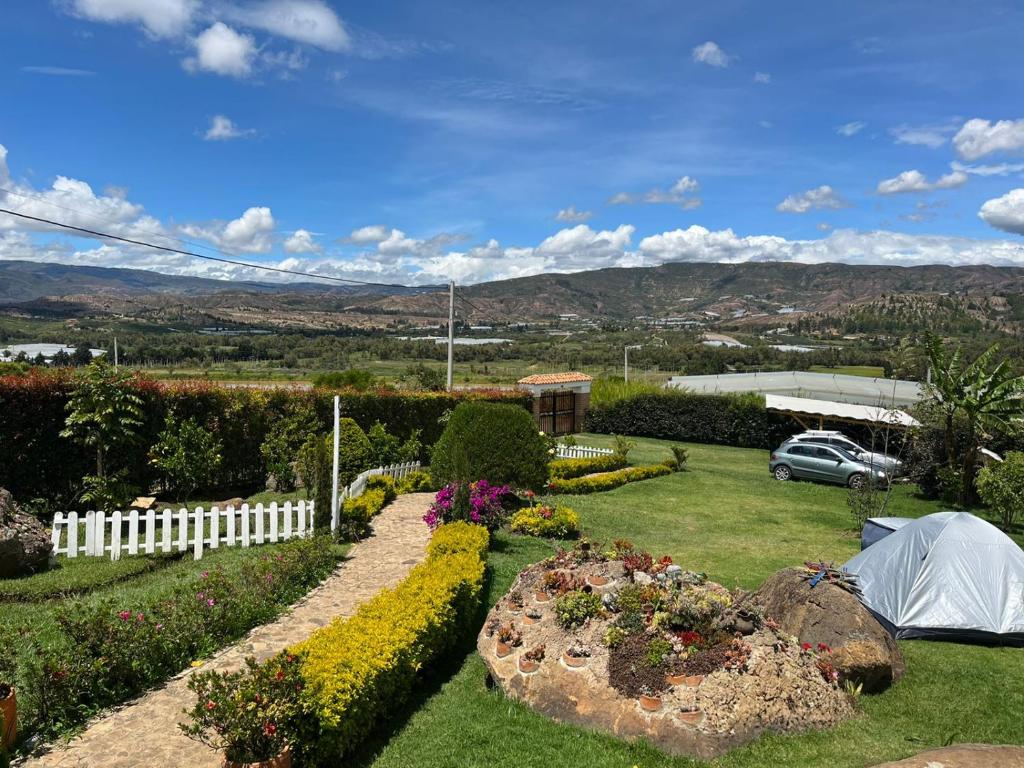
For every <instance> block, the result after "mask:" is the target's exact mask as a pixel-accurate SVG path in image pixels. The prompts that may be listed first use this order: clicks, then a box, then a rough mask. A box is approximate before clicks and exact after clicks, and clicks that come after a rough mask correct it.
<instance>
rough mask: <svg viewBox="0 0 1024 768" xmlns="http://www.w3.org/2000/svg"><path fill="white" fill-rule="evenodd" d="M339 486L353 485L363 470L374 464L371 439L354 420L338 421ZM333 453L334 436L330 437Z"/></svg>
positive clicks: (328, 437) (328, 438)
mask: <svg viewBox="0 0 1024 768" xmlns="http://www.w3.org/2000/svg"><path fill="white" fill-rule="evenodd" d="M338 433H339V434H338V486H339V487H342V486H346V485H351V483H352V481H353V480H355V479H356V475H358V474H359V473H360V472H362V471H363V470H366V469H369V468H370V464H371V463H372V462H373V448H372V447H371V446H370V439H369V438H368V437H367V436H366V433H365V432H363V429H362V427H360V426H359V425H358V424H356V422H355V420H354V419H349V418H344V419H339V421H338ZM327 440H328V441H330V443H331V451H332V454H333V451H334V435H333V434H331V435H328V436H327Z"/></svg>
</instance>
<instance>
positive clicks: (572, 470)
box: [548, 453, 626, 480]
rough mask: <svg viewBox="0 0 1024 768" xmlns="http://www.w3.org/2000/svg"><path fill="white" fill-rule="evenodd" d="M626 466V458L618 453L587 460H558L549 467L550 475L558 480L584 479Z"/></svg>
mask: <svg viewBox="0 0 1024 768" xmlns="http://www.w3.org/2000/svg"><path fill="white" fill-rule="evenodd" d="M624 466H626V457H625V456H622V455H620V454H617V453H612V454H608V455H606V456H593V457H590V458H586V459H556V460H555V461H552V462H551V464H549V465H548V475H549V476H550V477H551V478H552V479H556V480H568V479H570V478H573V477H583V475H592V474H594V473H596V472H611V471H613V470H616V469H622V468H623V467H624Z"/></svg>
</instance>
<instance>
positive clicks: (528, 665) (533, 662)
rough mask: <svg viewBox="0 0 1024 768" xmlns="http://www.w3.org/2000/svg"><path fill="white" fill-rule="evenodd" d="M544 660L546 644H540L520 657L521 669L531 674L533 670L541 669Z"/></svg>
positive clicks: (524, 672)
mask: <svg viewBox="0 0 1024 768" xmlns="http://www.w3.org/2000/svg"><path fill="white" fill-rule="evenodd" d="M542 661H544V645H543V644H541V645H538V646H535V647H533V648H531V649H530V650H528V651H527V652H526V653H524V654H523V655H522V656H521V657H520V658H519V671H520V672H522V673H523V674H524V675H529V674H531V673H532V672H536V671H537V670H538V669H540V663H541V662H542Z"/></svg>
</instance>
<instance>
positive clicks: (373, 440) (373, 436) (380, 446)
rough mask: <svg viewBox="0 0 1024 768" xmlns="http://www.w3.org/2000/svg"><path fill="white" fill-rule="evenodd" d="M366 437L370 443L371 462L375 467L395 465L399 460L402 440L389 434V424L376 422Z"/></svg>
mask: <svg viewBox="0 0 1024 768" xmlns="http://www.w3.org/2000/svg"><path fill="white" fill-rule="evenodd" d="M366 437H367V439H368V440H369V441H370V452H371V459H370V461H371V463H372V464H373V465H374V466H378V467H383V466H386V465H388V464H394V463H395V462H396V461H397V460H398V450H399V448H400V447H401V439H400V438H399V437H398V436H397V435H392V434H390V433H389V432H388V427H387V424H382V423H381V422H379V421H377V422H374V425H373V426H372V427H370V429H369V431H368V432H367V433H366Z"/></svg>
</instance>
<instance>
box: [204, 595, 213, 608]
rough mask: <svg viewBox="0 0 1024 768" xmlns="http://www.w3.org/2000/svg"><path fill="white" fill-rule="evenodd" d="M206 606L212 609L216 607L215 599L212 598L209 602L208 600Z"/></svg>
mask: <svg viewBox="0 0 1024 768" xmlns="http://www.w3.org/2000/svg"><path fill="white" fill-rule="evenodd" d="M206 604H207V605H208V606H210V607H211V608H212V607H213V605H214V602H213V598H212V597H211V598H210V599H209V600H207V601H206Z"/></svg>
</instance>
